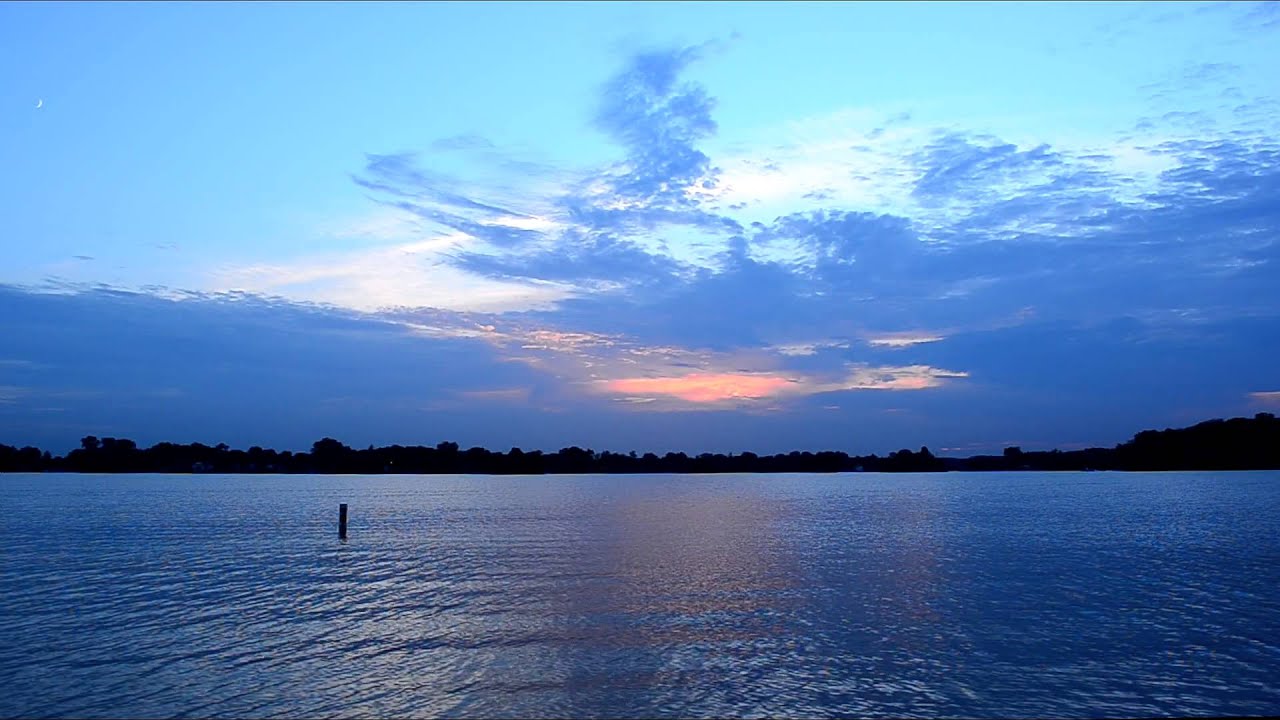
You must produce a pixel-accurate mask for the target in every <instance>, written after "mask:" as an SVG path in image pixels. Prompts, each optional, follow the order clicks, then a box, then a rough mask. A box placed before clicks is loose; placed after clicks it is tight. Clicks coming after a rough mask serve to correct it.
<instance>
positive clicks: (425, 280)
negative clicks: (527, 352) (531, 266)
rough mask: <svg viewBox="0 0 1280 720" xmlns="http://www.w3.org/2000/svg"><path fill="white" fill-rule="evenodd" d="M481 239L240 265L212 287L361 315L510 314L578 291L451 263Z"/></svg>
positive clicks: (451, 237) (460, 237) (445, 239)
mask: <svg viewBox="0 0 1280 720" xmlns="http://www.w3.org/2000/svg"><path fill="white" fill-rule="evenodd" d="M471 242H473V239H472V238H470V237H469V236H466V235H465V234H463V233H452V234H447V235H439V236H436V237H432V238H428V239H425V240H419V241H415V242H410V243H404V244H400V245H392V246H387V247H381V248H377V249H373V250H363V251H355V252H345V253H328V254H322V255H314V256H310V257H306V258H302V259H299V260H296V261H292V262H280V263H258V264H252V265H239V266H236V265H233V266H229V267H224V268H222V269H219V270H217V271H215V272H214V273H213V274H212V277H211V278H210V279H209V283H210V285H211V286H212V287H211V288H209V289H212V290H217V291H227V290H240V291H246V292H254V293H263V294H270V295H278V296H281V297H285V298H288V299H291V300H301V301H307V302H322V303H329V304H333V305H337V306H340V307H345V308H350V309H354V310H363V311H372V310H378V309H381V308H388V307H434V308H442V309H447V310H457V311H474V312H508V311H520V310H533V309H550V308H553V307H555V304H556V303H557V302H558V301H560V300H563V299H565V298H568V297H572V296H573V295H574V294H575V289H574V288H572V287H570V286H568V285H564V284H560V283H551V282H543V281H534V280H529V281H521V282H516V281H507V280H495V279H490V278H485V277H481V276H478V275H474V274H472V273H468V272H466V271H464V270H460V269H458V268H456V267H453V266H452V265H450V264H448V263H447V262H445V258H444V256H443V253H444V252H446V251H449V250H455V249H460V248H464V247H467V246H468V245H469V244H470V243H471Z"/></svg>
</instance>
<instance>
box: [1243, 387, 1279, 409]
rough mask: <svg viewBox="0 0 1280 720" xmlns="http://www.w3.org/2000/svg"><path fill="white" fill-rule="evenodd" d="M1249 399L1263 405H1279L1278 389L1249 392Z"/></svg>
mask: <svg viewBox="0 0 1280 720" xmlns="http://www.w3.org/2000/svg"><path fill="white" fill-rule="evenodd" d="M1249 397H1250V399H1252V400H1254V401H1255V402H1259V403H1262V404H1263V405H1277V406H1280V390H1267V391H1262V392H1251V393H1249Z"/></svg>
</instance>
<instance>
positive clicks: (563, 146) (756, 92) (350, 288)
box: [0, 3, 1280, 455]
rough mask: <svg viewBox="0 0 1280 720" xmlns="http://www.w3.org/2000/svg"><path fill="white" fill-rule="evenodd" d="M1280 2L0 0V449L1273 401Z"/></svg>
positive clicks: (1078, 421) (677, 438) (871, 445)
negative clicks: (96, 439)
mask: <svg viewBox="0 0 1280 720" xmlns="http://www.w3.org/2000/svg"><path fill="white" fill-rule="evenodd" d="M1278 48H1280V5H1277V4H1267V3H1256V4H1255V3H1207V4H1196V3H1116V4H1109V3H1079V4H1077V3H1061V4H1057V3H1043V4H1040V3H1037V4H1012V3H992V4H964V3H938V4H932V3H900V4H899V3H886V4H878V3H864V4H840V3H786V4H771V3H636V4H629V3H599V4H590V3H554V4H539V3H513V4H503V3H474V4H472V3H439V4H409V3H387V4H374V3H370V4H338V3H322V4H312V5H309V4H303V3H279V4H265V3H263V4H232V3H226V4H214V3H209V4H178V3H166V4H159V3H155V4H151V3H139V4H107V3H101V4H87V3H68V4H53V3H48V4H35V3H7V4H0V137H3V138H4V140H3V142H0V167H3V168H4V170H5V171H4V172H3V173H0V223H2V225H0V233H2V234H0V237H2V238H3V243H4V257H5V262H4V263H2V264H0V316H2V317H4V318H5V328H4V332H3V333H2V334H0V442H5V443H7V444H27V443H30V444H37V445H40V446H44V447H47V448H49V449H53V450H57V451H62V450H65V449H66V448H68V447H71V446H74V445H75V444H76V443H77V441H78V438H80V437H81V436H83V435H87V434H94V435H99V436H110V435H114V436H123V437H131V438H134V439H135V440H138V441H139V442H141V443H144V444H149V443H153V442H158V441H161V440H174V441H181V442H190V441H201V442H207V443H217V442H227V443H229V444H232V445H237V446H242V447H243V446H248V445H252V444H259V445H264V446H275V447H278V448H294V449H303V448H306V447H308V446H309V445H310V443H311V442H312V441H313V440H315V439H317V438H319V437H321V436H325V435H328V436H333V437H336V438H339V439H341V440H343V441H345V442H348V443H349V444H353V445H361V446H363V445H366V444H370V443H372V444H389V443H397V442H398V443H413V444H434V443H436V442H438V441H440V440H445V439H450V440H454V441H457V442H459V443H461V444H463V445H464V446H470V445H484V446H488V447H492V448H497V449H502V448H508V447H511V446H520V447H523V448H526V449H529V448H544V449H556V448H559V447H562V446H566V445H572V444H576V445H580V446H583V447H588V446H589V447H593V448H595V449H597V450H601V449H613V450H630V449H636V450H642V451H643V450H655V451H667V450H684V451H691V452H692V451H704V450H711V451H723V452H731V451H733V452H736V451H743V450H752V451H756V452H775V451H783V450H790V449H828V448H831V449H843V450H847V451H850V452H859V453H869V452H879V453H885V452H888V451H890V450H893V449H897V448H899V447H904V446H910V447H918V446H919V445H921V444H927V445H928V446H929V447H931V448H932V449H934V451H935V452H945V453H948V454H955V455H963V454H972V453H978V452H991V451H998V450H999V449H1000V448H1002V447H1003V446H1005V445H1010V444H1017V445H1021V446H1023V447H1024V448H1048V447H1062V448H1070V447H1080V446H1088V445H1110V444H1113V443H1115V442H1119V441H1122V440H1124V439H1126V438H1127V437H1128V436H1129V435H1130V434H1132V433H1133V432H1135V431H1137V430H1140V429H1144V428H1148V427H1165V426H1178V425H1184V424H1190V423H1193V422H1196V421H1198V420H1201V419H1205V418H1208V417H1216V416H1229V415H1240V414H1253V413H1255V412H1260V411H1267V410H1275V409H1277V408H1280V372H1278V371H1277V370H1276V368H1277V367H1280V365H1277V364H1276V363H1275V361H1274V359H1275V357H1276V356H1277V355H1276V354H1277V351H1280V290H1277V285H1278V283H1276V277H1277V272H1276V262H1277V261H1280V245H1278V244H1277V240H1280V235H1278V233H1277V231H1278V229H1280V140H1278V139H1277V138H1278V137H1280V135H1278V132H1277V131H1278V130H1280V107H1278V106H1277V99H1278V98H1280V87H1278V86H1277V83H1280V80H1278V78H1280V74H1277V73H1276V68H1278V67H1280V49H1278Z"/></svg>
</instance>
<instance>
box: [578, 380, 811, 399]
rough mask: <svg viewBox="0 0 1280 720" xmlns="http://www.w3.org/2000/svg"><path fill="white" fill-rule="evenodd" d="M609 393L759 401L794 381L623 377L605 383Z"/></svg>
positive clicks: (793, 384) (778, 391)
mask: <svg viewBox="0 0 1280 720" xmlns="http://www.w3.org/2000/svg"><path fill="white" fill-rule="evenodd" d="M602 385H603V387H604V389H605V390H607V391H608V392H613V393H619V394H622V395H631V396H652V395H666V396H669V397H674V398H679V399H680V400H684V401H686V402H692V403H714V402H721V401H724V400H743V399H747V400H756V399H759V398H766V397H774V396H777V395H781V394H783V393H785V392H787V391H788V390H790V389H792V388H794V387H795V381H794V380H791V379H788V378H784V377H778V376H776V375H764V374H750V375H749V374H742V373H692V374H689V375H684V376H681V377H665V378H621V379H618V380H606V381H604V382H603V383H602Z"/></svg>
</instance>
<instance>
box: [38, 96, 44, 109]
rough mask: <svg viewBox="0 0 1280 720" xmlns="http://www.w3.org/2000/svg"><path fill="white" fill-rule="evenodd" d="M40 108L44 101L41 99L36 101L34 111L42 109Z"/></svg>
mask: <svg viewBox="0 0 1280 720" xmlns="http://www.w3.org/2000/svg"><path fill="white" fill-rule="evenodd" d="M42 107H44V99H43V98H41V99H38V100H36V109H37V110H39V109H40V108H42Z"/></svg>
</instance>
